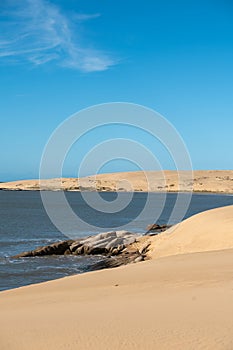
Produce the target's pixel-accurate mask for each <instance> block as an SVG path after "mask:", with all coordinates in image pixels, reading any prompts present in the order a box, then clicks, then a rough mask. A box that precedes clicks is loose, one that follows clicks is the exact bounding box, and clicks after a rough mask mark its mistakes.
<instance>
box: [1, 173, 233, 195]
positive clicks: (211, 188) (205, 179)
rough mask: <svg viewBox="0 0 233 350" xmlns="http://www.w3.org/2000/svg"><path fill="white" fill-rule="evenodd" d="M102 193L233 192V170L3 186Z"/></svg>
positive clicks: (119, 175)
mask: <svg viewBox="0 0 233 350" xmlns="http://www.w3.org/2000/svg"><path fill="white" fill-rule="evenodd" d="M40 185H41V188H42V189H51V190H60V189H63V190H67V191H79V190H90V191H93V190H98V191H116V190H118V191H143V192H148V191H153V192H161V191H162V192H163V191H168V192H176V191H191V190H194V191H195V192H218V193H233V170H198V171H194V172H193V174H192V173H190V172H185V171H183V172H180V173H179V174H178V173H177V172H176V171H164V172H160V171H147V172H142V171H135V172H124V173H120V172H119V173H113V174H99V175H96V176H88V177H85V178H80V179H77V178H63V179H49V180H43V181H42V182H41V184H39V181H38V180H22V181H14V182H5V183H0V189H8V190H39V189H40Z"/></svg>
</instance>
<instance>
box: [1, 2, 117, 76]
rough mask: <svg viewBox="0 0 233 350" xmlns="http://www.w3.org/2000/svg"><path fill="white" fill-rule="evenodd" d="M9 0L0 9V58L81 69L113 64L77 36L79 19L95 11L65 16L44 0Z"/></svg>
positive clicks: (89, 16)
mask: <svg viewBox="0 0 233 350" xmlns="http://www.w3.org/2000/svg"><path fill="white" fill-rule="evenodd" d="M13 3H14V6H7V12H5V13H4V12H2V13H3V14H4V15H2V20H1V21H0V32H1V33H2V34H1V35H0V59H4V61H6V60H9V61H12V59H13V60H14V62H18V63H22V62H30V63H31V64H33V65H43V64H46V63H48V62H54V63H56V64H57V65H60V66H63V67H68V68H72V69H78V70H81V71H85V72H92V71H103V70H106V69H108V68H109V67H111V66H112V65H114V64H116V61H115V60H114V59H113V58H111V57H110V56H109V55H107V54H105V53H103V52H101V51H99V50H95V49H90V48H89V45H86V46H85V45H84V44H83V41H84V39H85V38H83V37H82V38H80V37H79V30H78V28H79V26H80V25H81V22H83V21H86V20H91V19H93V18H96V17H99V14H75V15H74V16H69V17H68V16H67V15H65V14H64V13H62V12H61V10H60V9H59V7H58V6H55V5H54V4H52V3H50V2H48V1H46V0H23V1H20V2H19V1H17V2H16V1H15V2H14V1H13ZM11 4H12V1H11ZM81 42H82V44H81Z"/></svg>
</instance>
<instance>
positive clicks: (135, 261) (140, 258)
mask: <svg viewBox="0 0 233 350" xmlns="http://www.w3.org/2000/svg"><path fill="white" fill-rule="evenodd" d="M143 260H144V258H143V256H142V255H140V256H138V257H137V258H136V259H134V261H133V262H134V263H138V262H140V261H143Z"/></svg>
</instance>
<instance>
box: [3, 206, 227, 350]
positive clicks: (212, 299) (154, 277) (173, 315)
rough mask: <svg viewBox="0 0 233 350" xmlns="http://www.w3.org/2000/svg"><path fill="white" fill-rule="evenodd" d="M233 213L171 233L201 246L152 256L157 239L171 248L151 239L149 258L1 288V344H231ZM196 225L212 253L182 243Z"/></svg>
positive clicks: (8, 348) (217, 213) (206, 216)
mask: <svg viewBox="0 0 233 350" xmlns="http://www.w3.org/2000/svg"><path fill="white" fill-rule="evenodd" d="M232 213H233V206H230V207H226V208H220V209H215V210H213V211H209V212H206V213H203V214H202V215H201V216H200V215H196V216H194V217H193V218H191V219H188V220H186V221H185V222H184V224H183V225H180V226H179V228H177V230H175V231H174V232H173V233H172V234H171V235H168V236H169V237H171V239H174V238H173V237H175V235H177V237H178V236H179V241H181V240H182V239H183V240H184V246H185V247H186V249H187V250H188V249H190V247H191V246H192V244H194V246H195V247H197V248H194V249H193V250H197V249H199V250H200V251H201V250H202V252H199V253H197V252H196V253H189V254H178V253H177V251H173V253H174V254H178V255H172V254H173V253H172V252H171V251H169V252H170V255H172V256H168V257H163V258H158V259H156V258H155V255H154V249H155V247H154V246H155V244H156V246H157V250H158V251H159V250H160V249H161V250H162V251H163V252H164V251H165V248H166V249H168V248H167V247H165V246H164V243H163V241H161V242H158V241H157V237H152V238H151V239H152V240H153V243H152V246H153V249H152V257H153V259H152V260H149V261H146V262H142V263H138V264H131V265H128V266H124V267H120V268H117V269H112V270H111V269H110V270H102V271H97V272H91V273H87V274H83V275H78V276H72V277H67V278H63V279H61V280H56V281H51V282H46V283H42V284H38V285H33V286H28V287H22V288H19V289H16V290H11V291H5V292H2V293H0V310H1V319H0V348H1V350H16V349H22V350H26V349H33V350H37V349H45V348H46V349H51V350H55V349H56V350H59V349H72V350H74V349H83V350H86V349H87V350H89V349H97V350H103V349H130V350H131V349H151V350H152V349H153V350H154V349H161V350H163V349H164V350H170V349H177V350H180V349H189V350H192V349H193V350H194V349H195V350H196V349H200V350H204V349H211V350H212V349H217V350H220V349H221V350H231V349H233V334H232V329H233V317H232V314H233V249H232V238H231V237H232V232H233V231H232V219H231V215H232ZM215 219H216V221H215V222H216V225H214V223H213V221H214V220H215ZM219 223H221V226H220V227H219ZM204 224H205V227H206V229H204ZM209 225H211V228H210V230H208V226H209ZM200 227H202V228H203V230H201V229H200ZM198 228H199V231H198V232H199V234H202V235H205V234H206V235H207V238H208V240H209V243H210V244H209V251H207V250H208V249H207V246H206V241H205V240H202V239H200V240H199V243H198V245H197V242H195V241H192V239H190V240H191V241H190V242H189V241H188V242H186V241H185V239H187V238H186V235H189V234H190V232H191V234H192V237H194V236H195V234H194V232H195V231H197V230H198ZM229 230H230V233H229ZM210 231H211V234H210ZM212 237H213V241H214V242H215V243H214V244H211V239H212ZM168 240H169V238H168V239H167V241H168ZM187 240H188V239H187ZM217 241H218V245H217V243H216V242H217ZM222 242H224V244H223V243H222ZM228 243H229V244H228ZM201 244H203V247H202V248H203V249H201ZM187 247H189V248H187ZM219 247H220V248H219ZM213 248H214V249H218V248H219V249H221V250H212V249H213ZM169 249H170V248H169ZM184 251H185V250H183V251H180V252H184Z"/></svg>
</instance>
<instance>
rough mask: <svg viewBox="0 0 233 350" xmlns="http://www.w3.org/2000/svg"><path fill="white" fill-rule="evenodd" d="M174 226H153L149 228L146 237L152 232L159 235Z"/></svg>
mask: <svg viewBox="0 0 233 350" xmlns="http://www.w3.org/2000/svg"><path fill="white" fill-rule="evenodd" d="M171 226H172V225H166V224H164V225H159V224H151V225H148V226H147V228H146V229H147V231H146V233H145V235H147V234H150V233H151V232H153V233H155V234H158V233H160V232H164V231H166V230H167V229H169V228H170V227H171Z"/></svg>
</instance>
